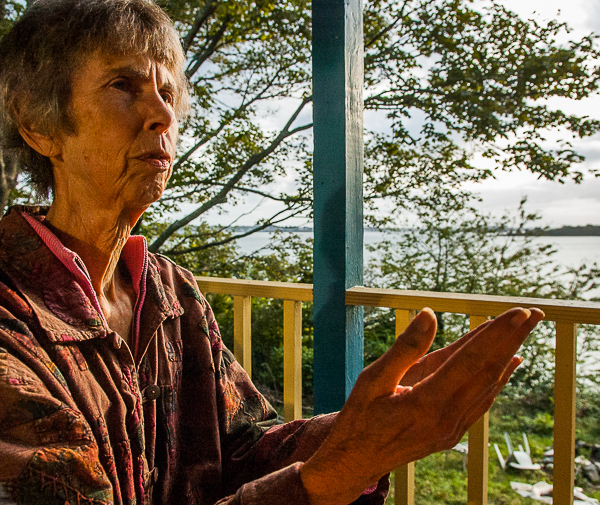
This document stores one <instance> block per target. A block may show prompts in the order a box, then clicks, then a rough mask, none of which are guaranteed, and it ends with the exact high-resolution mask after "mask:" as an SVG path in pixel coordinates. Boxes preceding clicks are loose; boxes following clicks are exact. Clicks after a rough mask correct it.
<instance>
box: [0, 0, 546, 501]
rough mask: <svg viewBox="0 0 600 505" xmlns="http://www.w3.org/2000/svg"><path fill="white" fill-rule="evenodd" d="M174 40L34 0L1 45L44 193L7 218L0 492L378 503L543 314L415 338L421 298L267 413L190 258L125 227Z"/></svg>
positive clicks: (483, 399) (158, 21) (139, 1)
mask: <svg viewBox="0 0 600 505" xmlns="http://www.w3.org/2000/svg"><path fill="white" fill-rule="evenodd" d="M183 62H184V57H183V54H182V51H181V46H180V44H179V42H178V39H177V35H176V32H175V30H174V29H173V27H172V25H171V23H170V22H169V20H168V18H167V17H166V16H165V15H164V14H163V12H162V11H161V10H160V9H159V8H158V7H157V6H156V5H155V4H154V3H153V2H151V1H149V0H39V1H38V2H36V3H34V4H33V6H32V7H31V8H30V9H28V10H27V11H26V12H25V14H24V15H23V16H22V18H21V19H20V21H19V22H18V23H16V25H15V26H14V28H13V30H12V31H11V32H10V33H9V34H8V35H6V37H5V38H4V39H3V41H2V43H1V46H0V117H1V121H0V135H1V141H2V148H3V149H5V150H6V151H7V152H12V153H13V154H14V155H15V156H18V157H19V159H20V161H21V163H22V165H23V167H24V169H25V170H26V171H27V172H28V173H29V175H30V178H31V181H32V183H33V185H34V186H35V188H36V189H37V191H38V193H39V194H41V195H47V194H48V192H51V193H52V195H53V199H52V205H51V206H50V207H49V208H34V207H28V208H13V209H12V210H11V211H10V212H9V213H8V214H7V215H6V216H5V217H4V218H3V219H2V221H1V222H0V402H1V404H2V408H1V409H0V455H1V457H0V483H1V484H0V501H1V502H2V503H11V502H16V503H31V504H50V503H52V504H54V503H61V504H62V503H78V504H79V503H90V504H91V503H94V504H104V503H106V504H108V503H125V504H133V503H139V504H150V503H156V504H158V503H165V504H167V503H171V504H175V503H177V504H179V503H182V504H211V503H215V502H216V501H217V500H222V501H221V502H220V503H228V504H229V503H231V504H233V503H240V504H241V503H245V504H251V503H252V504H254V503H256V504H259V503H260V504H267V505H268V504H270V503H273V504H276V503H277V504H281V503H290V504H303V503H306V504H308V503H311V504H313V505H316V504H338V503H339V504H347V503H350V502H353V501H356V503H364V504H375V503H383V501H384V499H385V495H386V492H387V487H388V481H387V478H386V477H385V475H386V474H387V473H388V472H389V471H390V470H391V469H392V468H394V467H395V466H397V465H400V464H404V463H407V462H409V461H412V460H415V459H418V458H420V457H423V456H425V455H427V454H430V453H431V452H434V451H437V450H441V449H445V448H448V447H450V446H452V445H453V444H455V443H456V442H457V441H458V440H459V439H460V437H461V436H462V435H463V434H464V432H465V431H466V430H467V429H468V427H469V426H470V425H471V424H472V423H473V422H474V421H475V420H476V419H477V418H478V417H479V416H481V415H482V414H483V413H484V412H485V411H486V409H487V408H489V406H490V405H491V403H492V402H493V399H494V398H495V396H496V395H497V393H498V392H499V391H500V389H501V388H502V386H503V385H504V384H505V383H506V381H507V380H508V378H509V377H510V375H511V373H512V371H513V370H514V369H515V368H516V366H517V365H518V364H519V363H520V360H519V358H516V357H514V353H515V352H516V351H517V349H518V348H519V346H520V344H521V343H522V341H523V339H524V338H525V337H526V336H527V334H528V333H529V332H530V331H531V329H532V328H533V327H534V326H535V324H536V323H537V322H538V321H539V320H540V319H541V317H542V314H541V312H539V311H536V310H532V311H529V310H523V309H515V310H513V311H511V312H509V313H506V314H504V315H503V316H500V317H499V318H497V319H496V320H495V321H494V322H493V323H488V324H486V325H483V326H482V327H480V328H479V329H478V330H476V331H475V332H472V333H470V334H468V335H466V336H465V337H463V338H462V339H461V340H459V341H458V342H456V343H455V344H453V345H452V346H450V347H448V348H446V349H444V350H441V351H438V352H436V353H432V354H429V355H428V356H427V357H425V358H422V356H423V355H424V354H425V353H426V351H427V349H428V348H429V345H430V344H431V341H432V339H433V336H434V334H435V331H436V324H435V317H434V316H433V314H432V312H431V311H430V310H428V309H426V310H424V311H423V312H421V313H420V314H419V315H418V316H417V317H416V318H415V320H414V321H413V323H412V324H411V326H410V327H409V328H408V330H407V331H406V332H405V333H404V334H403V335H401V336H400V337H399V338H398V340H397V343H396V344H395V345H394V346H393V347H392V348H391V349H390V351H388V353H386V354H385V355H384V356H383V357H382V358H381V359H380V360H379V361H377V362H376V363H374V364H373V365H371V366H370V367H369V368H367V369H366V370H365V371H364V372H363V373H362V374H361V376H360V377H359V380H358V382H357V385H356V387H355V389H354V390H353V391H352V394H351V395H350V398H349V400H348V402H347V404H346V406H345V407H344V409H343V410H342V411H341V412H340V413H338V414H337V415H329V416H320V417H317V418H314V419H312V420H308V421H295V422H293V423H290V424H287V425H283V426H272V425H273V423H274V420H275V418H276V416H275V413H274V411H273V409H272V408H271V407H270V406H269V404H268V403H267V402H266V401H265V400H264V398H263V397H262V396H261V395H260V394H259V393H258V392H257V391H256V389H255V388H254V386H253V385H252V383H251V382H250V380H249V379H248V377H247V375H246V374H245V373H244V371H243V370H242V369H241V367H240V366H239V365H238V364H237V363H236V361H235V359H234V358H233V356H232V355H231V353H230V352H229V351H228V350H227V349H226V348H225V347H224V346H223V344H222V341H221V338H220V336H219V331H218V328H217V325H216V322H215V320H214V317H213V315H212V312H211V310H210V307H209V306H208V304H207V303H206V301H205V299H204V298H203V297H202V296H201V295H200V294H199V293H198V290H197V288H196V285H195V282H194V279H193V277H192V275H191V274H190V273H189V272H187V271H185V270H183V269H181V268H179V267H178V266H176V265H174V264H173V263H171V262H170V261H169V260H167V259H166V258H164V257H161V256H155V255H151V254H149V253H148V252H147V249H146V242H145V240H144V238H143V237H137V236H130V232H131V230H132V228H133V226H134V225H135V223H136V222H137V220H138V219H139V218H140V216H141V215H142V213H143V212H144V211H145V210H146V209H147V208H148V206H149V205H150V204H152V202H154V201H156V200H157V199H158V198H159V197H160V196H161V194H162V192H163V190H164V188H165V185H166V184H167V181H168V179H169V176H170V174H171V170H172V166H173V158H174V156H175V150H176V143H177V122H178V118H181V117H182V116H183V115H184V114H185V113H186V104H187V90H186V82H185V79H184V77H183V73H182V66H183Z"/></svg>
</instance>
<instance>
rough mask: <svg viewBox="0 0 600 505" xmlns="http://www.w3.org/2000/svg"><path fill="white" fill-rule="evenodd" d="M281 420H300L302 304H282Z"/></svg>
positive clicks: (286, 302)
mask: <svg viewBox="0 0 600 505" xmlns="http://www.w3.org/2000/svg"><path fill="white" fill-rule="evenodd" d="M283 419H284V421H285V422H286V423H289V422H290V421H293V420H295V419H302V302H294V301H291V300H285V301H284V302H283Z"/></svg>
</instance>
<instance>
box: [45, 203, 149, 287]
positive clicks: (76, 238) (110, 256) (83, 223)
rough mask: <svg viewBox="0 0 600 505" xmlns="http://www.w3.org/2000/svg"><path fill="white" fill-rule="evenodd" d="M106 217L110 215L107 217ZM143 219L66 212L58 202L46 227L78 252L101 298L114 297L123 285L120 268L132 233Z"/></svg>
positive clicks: (76, 211) (94, 213)
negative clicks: (117, 285) (112, 292)
mask: <svg viewBox="0 0 600 505" xmlns="http://www.w3.org/2000/svg"><path fill="white" fill-rule="evenodd" d="M104 214H106V215H104ZM137 218H139V216H137V217H134V216H127V215H124V213H122V212H121V213H119V214H117V213H109V212H106V213H100V212H98V211H97V210H96V211H90V212H86V209H82V208H77V207H74V206H72V205H70V206H69V207H67V208H65V207H64V206H62V205H60V202H57V201H56V200H55V201H54V202H53V204H52V206H51V207H50V209H49V211H48V215H47V216H46V220H45V224H46V225H47V226H48V227H49V228H50V229H51V230H52V231H53V232H54V233H55V234H56V235H57V237H58V238H59V239H60V241H61V242H62V243H63V244H64V245H65V247H68V248H69V249H71V250H72V251H74V252H76V253H77V254H78V255H79V257H80V258H81V260H82V261H83V263H84V264H85V266H86V268H87V270H88V273H89V275H90V278H91V282H92V286H93V288H94V291H95V292H96V294H97V295H98V296H101V297H104V296H107V297H110V292H111V291H112V290H114V289H115V283H117V284H118V283H119V280H120V274H119V269H118V268H117V265H118V263H119V258H120V257H121V251H122V250H123V247H124V246H125V244H126V242H127V240H128V238H129V235H130V233H131V229H132V228H133V226H134V225H135V222H136V221H137Z"/></svg>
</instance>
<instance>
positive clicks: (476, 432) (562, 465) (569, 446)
mask: <svg viewBox="0 0 600 505" xmlns="http://www.w3.org/2000/svg"><path fill="white" fill-rule="evenodd" d="M196 280H197V281H198V285H199V287H200V290H201V291H202V292H204V293H221V294H226V295H230V296H232V297H233V304H234V349H233V351H234V354H235V355H236V357H237V359H238V360H239V362H240V363H241V364H242V366H243V367H244V369H245V370H246V371H247V372H248V373H251V332H250V321H251V315H250V300H251V298H252V297H259V298H276V299H282V300H283V328H284V331H283V335H284V336H283V339H284V342H283V346H284V349H283V353H284V384H283V390H284V393H283V396H284V399H283V403H284V419H285V421H286V422H287V421H291V420H293V419H297V418H299V417H301V415H302V332H301V328H302V325H301V321H302V308H301V304H302V302H310V301H312V285H311V284H295V283H281V282H265V281H249V280H238V279H221V278H213V277H197V278H196ZM346 304H347V305H363V306H371V307H385V308H392V309H395V310H396V335H398V334H400V333H401V332H402V331H404V328H406V326H407V325H408V324H409V322H410V320H411V319H412V318H413V317H414V315H415V314H416V311H417V310H421V309H422V308H423V307H430V308H431V309H433V310H434V311H436V312H450V313H457V314H466V315H469V317H470V326H471V328H472V329H473V328H476V327H477V326H479V325H480V324H481V323H483V322H484V321H486V320H487V319H488V318H490V317H495V316H497V315H499V314H501V313H502V312H504V311H505V310H508V309H510V308H512V307H525V308H527V307H538V308H540V309H542V310H543V311H544V312H545V314H546V320H549V321H554V322H555V323H556V354H555V356H556V357H555V359H556V363H555V378H554V384H555V385H554V405H555V407H554V477H553V478H554V492H553V501H554V504H555V505H571V504H572V503H573V486H574V462H573V460H574V457H575V378H576V361H577V356H576V353H577V325H578V324H595V325H600V303H594V302H579V301H567V300H549V299H543V298H517V297H500V296H488V295H467V294H458V293H434V292H426V291H401V290H392V289H374V288H365V287H355V288H351V289H349V290H348V291H346ZM488 433H489V424H488V414H485V415H484V416H483V417H482V418H481V419H480V420H479V421H477V423H475V425H474V426H473V427H472V428H471V429H470V430H469V437H468V438H469V453H468V468H467V470H468V505H487V489H488ZM395 503H396V505H413V504H414V463H410V464H408V465H406V466H404V467H402V468H399V469H397V470H396V471H395Z"/></svg>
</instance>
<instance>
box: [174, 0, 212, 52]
mask: <svg viewBox="0 0 600 505" xmlns="http://www.w3.org/2000/svg"><path fill="white" fill-rule="evenodd" d="M219 3H220V2H217V1H216V0H207V1H206V2H205V3H204V5H203V6H202V8H201V9H200V10H199V11H198V15H197V16H196V19H195V20H194V24H193V25H192V27H191V28H190V31H189V32H188V33H187V35H186V36H185V38H184V39H183V41H182V42H181V45H182V46H183V52H184V53H187V52H188V51H189V50H190V46H191V45H192V42H194V38H196V35H197V34H198V31H199V30H200V28H201V27H202V25H203V24H204V22H205V21H206V20H207V19H208V18H209V17H210V16H212V15H213V14H214V13H215V11H216V10H217V6H218V4H219Z"/></svg>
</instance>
